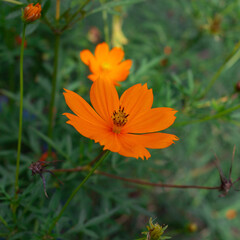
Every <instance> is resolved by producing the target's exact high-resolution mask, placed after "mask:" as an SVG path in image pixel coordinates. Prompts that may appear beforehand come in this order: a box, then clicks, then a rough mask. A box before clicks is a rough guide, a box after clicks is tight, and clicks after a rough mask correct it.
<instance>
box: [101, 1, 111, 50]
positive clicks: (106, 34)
mask: <svg viewBox="0 0 240 240" xmlns="http://www.w3.org/2000/svg"><path fill="white" fill-rule="evenodd" d="M101 3H102V4H103V3H104V0H101ZM102 18H103V24H104V27H103V31H104V37H105V41H106V43H107V44H108V46H110V35H109V27H108V14H107V11H106V10H102Z"/></svg>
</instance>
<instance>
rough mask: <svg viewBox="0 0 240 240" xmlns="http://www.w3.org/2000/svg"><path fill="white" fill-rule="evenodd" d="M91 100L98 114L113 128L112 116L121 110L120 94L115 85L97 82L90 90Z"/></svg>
mask: <svg viewBox="0 0 240 240" xmlns="http://www.w3.org/2000/svg"><path fill="white" fill-rule="evenodd" d="M90 99H91V103H92V105H93V107H94V108H95V110H96V112H97V113H98V114H99V115H100V116H101V117H102V118H103V119H104V120H105V121H107V123H108V125H109V126H111V127H112V125H113V121H112V118H111V116H112V115H113V111H114V110H118V108H119V98H118V93H117V90H116V89H115V87H114V85H113V84H112V83H111V82H108V81H101V80H97V81H95V82H94V83H93V84H92V87H91V90H90Z"/></svg>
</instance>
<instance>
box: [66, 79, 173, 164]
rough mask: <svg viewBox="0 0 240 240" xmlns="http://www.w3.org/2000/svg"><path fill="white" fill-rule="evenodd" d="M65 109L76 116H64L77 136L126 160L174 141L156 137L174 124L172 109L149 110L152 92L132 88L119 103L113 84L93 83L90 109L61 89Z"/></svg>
mask: <svg viewBox="0 0 240 240" xmlns="http://www.w3.org/2000/svg"><path fill="white" fill-rule="evenodd" d="M65 91H66V92H64V93H63V94H64V97H65V100H66V103H67V105H68V106H69V107H70V109H71V110H72V111H73V112H74V113H75V114H76V115H74V114H71V113H64V115H65V116H67V117H68V119H69V120H68V121H67V123H68V124H70V125H72V126H73V127H74V128H75V129H76V130H77V131H78V132H79V133H80V134H82V135H83V136H85V137H88V138H90V139H94V140H95V142H99V143H100V144H101V145H104V150H105V149H109V150H110V151H112V152H118V153H119V154H121V155H123V156H126V157H135V158H139V157H140V158H142V159H144V158H146V159H148V158H149V157H150V156H151V155H150V153H149V152H148V150H147V149H146V148H166V147H168V146H170V145H171V144H173V143H174V140H175V141H176V140H178V138H177V137H176V136H175V135H172V134H167V133H159V132H158V131H161V130H164V129H166V128H168V127H169V126H171V125H172V124H173V122H174V121H175V118H176V117H175V116H174V114H175V113H176V112H177V111H175V110H174V109H172V108H165V107H160V108H152V104H153V94H152V90H151V89H148V88H147V84H144V85H143V86H142V85H141V84H136V85H134V86H133V87H131V88H129V89H128V90H126V91H125V92H124V93H123V94H122V96H121V98H120V100H119V97H118V93H117V91H116V89H115V87H114V85H113V84H111V83H108V82H106V81H96V82H94V83H93V84H92V87H91V91H90V99H91V103H92V106H93V108H94V109H93V108H92V107H91V106H90V105H89V104H88V103H87V102H86V101H85V100H84V99H83V98H82V97H80V96H79V95H78V94H76V93H74V92H72V91H70V90H67V89H65Z"/></svg>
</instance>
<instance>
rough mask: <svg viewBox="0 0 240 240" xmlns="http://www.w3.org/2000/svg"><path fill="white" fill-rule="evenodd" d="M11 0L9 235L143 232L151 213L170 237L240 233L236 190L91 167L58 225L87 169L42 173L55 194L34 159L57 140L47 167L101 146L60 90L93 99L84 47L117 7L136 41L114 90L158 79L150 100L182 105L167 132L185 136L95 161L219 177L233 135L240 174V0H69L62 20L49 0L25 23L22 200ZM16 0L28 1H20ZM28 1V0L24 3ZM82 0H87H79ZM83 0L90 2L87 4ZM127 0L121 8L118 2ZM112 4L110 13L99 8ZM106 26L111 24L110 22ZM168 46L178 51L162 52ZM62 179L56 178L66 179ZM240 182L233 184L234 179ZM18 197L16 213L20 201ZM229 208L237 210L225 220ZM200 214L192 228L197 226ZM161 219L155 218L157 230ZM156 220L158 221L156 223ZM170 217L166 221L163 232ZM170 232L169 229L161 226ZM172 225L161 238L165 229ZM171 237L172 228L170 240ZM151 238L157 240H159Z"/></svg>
mask: <svg viewBox="0 0 240 240" xmlns="http://www.w3.org/2000/svg"><path fill="white" fill-rule="evenodd" d="M14 2H16V1H12V0H11V1H10V0H8V1H7V0H5V1H2V2H1V7H0V32H1V34H0V181H1V184H0V239H1V240H3V239H4V240H5V239H9V240H19V239H31V240H43V239H58V240H60V239H61V240H63V239H64V240H68V239H71V240H75V239H76V240H79V239H81V240H86V239H104V240H108V239H111V240H122V239H124V240H132V239H137V238H139V237H140V236H141V232H142V229H144V227H145V225H146V224H147V222H148V219H149V218H151V217H152V218H153V219H155V218H157V219H159V221H161V222H160V223H159V224H160V225H161V224H162V223H164V224H167V225H168V226H169V227H168V233H167V235H170V236H171V237H172V239H178V240H190V239H191V240H193V239H196V240H198V239H199V240H200V239H206V240H239V235H240V232H239V225H240V219H239V213H240V201H239V193H238V192H235V191H233V190H231V191H230V192H229V194H228V195H227V196H226V197H225V198H219V197H218V195H219V193H218V192H217V191H215V190H211V191H208V190H199V189H168V188H159V187H152V186H145V185H141V184H134V183H130V182H126V181H121V180H119V179H112V178H109V177H107V176H104V175H100V174H94V175H93V176H92V177H91V178H90V179H89V181H88V182H86V184H85V185H84V187H83V188H81V190H80V191H79V192H78V193H77V195H76V196H75V197H74V198H73V200H72V201H71V203H70V204H69V206H68V207H67V208H66V211H65V212H64V214H63V216H62V218H61V219H60V220H59V222H58V223H57V225H56V227H55V228H54V231H52V232H51V233H48V230H49V226H50V225H51V224H52V222H53V220H54V219H55V218H56V216H57V215H58V214H59V213H60V211H61V209H62V207H63V206H64V204H65V202H66V201H67V199H68V197H69V196H70V195H71V193H72V191H73V190H74V189H75V188H76V187H77V186H78V185H79V183H80V182H81V181H82V180H83V179H84V178H85V177H86V175H87V173H88V169H87V168H86V169H85V171H75V172H55V173H54V174H55V175H56V177H57V178H55V177H54V176H52V175H51V174H49V173H47V172H46V173H44V177H45V178H46V186H47V192H48V195H49V198H48V199H47V198H46V197H45V195H44V191H43V183H42V180H41V178H40V176H39V175H35V176H31V171H30V170H29V166H30V164H31V163H32V162H35V161H38V160H39V159H40V158H41V157H42V154H43V153H45V152H47V150H48V145H50V146H51V147H52V150H53V152H54V153H55V154H56V160H58V162H56V163H55V165H53V166H51V167H50V168H49V169H51V170H52V169H54V168H56V169H76V168H79V167H84V166H88V165H89V164H90V163H91V162H92V160H93V159H95V158H96V157H97V156H98V155H99V154H100V153H101V151H102V147H101V146H100V145H99V144H96V143H94V141H92V140H89V139H86V138H84V137H83V136H81V135H80V134H79V133H77V132H76V131H75V129H73V128H72V127H71V126H70V125H67V124H66V123H65V122H66V117H65V116H62V113H64V112H68V111H69V110H68V108H67V106H66V103H65V101H64V98H63V95H62V92H63V88H67V89H70V90H73V91H75V92H77V93H78V94H80V95H81V96H82V97H83V98H84V99H86V100H87V101H89V89H90V86H91V81H90V80H88V79H87V75H89V70H88V69H87V67H86V66H85V65H84V64H83V63H82V62H81V60H80V58H79V52H80V51H81V50H83V49H90V50H91V51H94V49H95V47H96V44H97V43H93V42H91V41H90V40H89V38H88V34H89V30H90V29H91V27H92V26H95V27H97V28H98V29H99V31H100V39H99V40H98V42H102V41H104V39H105V37H104V27H108V29H109V32H110V35H111V34H112V30H111V23H112V21H111V19H112V16H113V15H114V14H118V15H120V16H121V17H123V29H122V30H123V32H124V34H125V35H126V37H127V39H128V44H127V45H125V46H124V51H125V58H126V59H132V60H133V66H132V68H131V73H130V75H129V77H128V79H127V80H126V81H125V82H123V83H122V85H121V87H118V89H117V90H118V92H119V93H122V92H123V91H124V90H125V89H127V88H128V87H130V86H132V85H133V84H136V83H147V85H148V87H149V88H152V89H153V93H154V107H171V108H174V109H177V110H178V113H177V114H176V116H177V119H176V122H175V123H174V125H173V126H172V127H171V128H170V129H167V130H166V132H168V133H174V134H175V135H177V136H178V137H179V138H180V140H179V141H178V142H176V144H174V145H173V146H171V147H169V148H167V149H155V150H150V152H151V155H152V156H151V158H150V159H149V160H148V161H142V160H136V159H133V158H125V157H123V156H120V155H119V154H117V153H111V155H110V156H109V157H108V159H106V161H105V162H104V163H103V164H102V165H101V167H100V168H99V169H98V170H99V171H102V172H106V173H110V174H113V175H116V176H121V177H125V178H134V179H140V180H144V181H149V182H153V183H158V182H159V183H160V182H161V183H171V184H184V185H201V186H218V185H219V184H220V182H219V174H218V172H217V170H216V168H215V166H214V161H215V156H214V152H216V154H217V156H218V157H219V159H220V164H221V167H222V169H223V171H224V173H225V174H226V175H227V174H228V171H229V167H230V162H231V158H232V149H233V146H234V145H236V157H235V159H236V163H234V167H233V173H232V179H233V180H235V179H237V178H238V177H239V175H238V172H239V130H240V129H239V127H240V111H239V109H240V105H239V100H240V97H239V92H236V90H235V85H236V83H237V82H239V76H240V69H239V56H240V54H239V51H240V50H239V42H238V41H239V29H240V28H239V17H240V10H239V9H240V8H239V1H237V0H232V1H230V2H229V1H226V0H209V1H207V4H206V1H196V0H179V1H168V0H162V1H159V0H148V1H138V0H132V1H130V0H129V1H127V0H116V1H114V0H112V1H105V3H103V4H101V3H100V1H89V2H88V1H78V0H73V1H70V0H69V1H68V0H64V1H61V18H60V20H59V22H57V21H56V20H55V11H56V9H55V7H56V6H55V1H49V0H45V1H44V0H43V1H42V6H43V12H42V18H41V20H38V21H37V22H36V23H33V24H31V25H29V26H27V32H26V34H27V36H26V40H27V47H26V48H25V53H24V101H23V108H24V112H23V136H22V152H21V159H20V175H19V187H20V189H19V193H18V199H15V198H14V181H15V170H16V156H17V141H18V134H17V133H18V114H19V56H20V46H19V42H18V41H17V40H16V38H17V37H18V36H21V31H22V22H21V14H22V12H21V7H22V5H19V4H15V3H14ZM17 2H20V1H17ZM21 2H22V3H23V4H24V5H23V6H26V5H27V4H28V3H29V1H21ZM79 2H80V3H79ZM84 3H86V4H85V5H84ZM119 6H120V7H121V10H122V11H121V12H119V11H117V9H116V8H118V7H119ZM103 10H104V11H106V12H107V16H108V18H107V21H103V19H102V15H101V11H103ZM104 24H105V26H104ZM55 34H60V51H59V66H58V78H57V90H56V101H55V107H54V115H55V117H54V128H53V138H52V139H51V138H49V136H48V134H47V132H48V121H49V120H48V114H49V105H50V101H51V100H50V99H51V87H52V83H51V82H52V74H53V65H54V63H53V59H54V47H55V46H54V38H55ZM166 46H169V47H171V49H172V51H171V53H170V54H167V53H166V52H164V48H165V47H166ZM57 179H59V180H61V181H62V182H64V185H60V184H59V182H58V180H57ZM237 187H239V185H238V186H237V185H236V188H237ZM14 205H16V206H18V208H17V211H16V213H15V214H13V212H14V211H13V206H14ZM229 209H233V210H235V211H236V214H237V215H236V217H235V218H234V219H231V220H230V219H229V218H227V217H226V213H227V211H228V210H229ZM191 224H196V226H197V227H196V229H194V231H193V230H192V229H191V228H189V226H190V225H191ZM160 225H157V227H159V228H161V226H160ZM153 227H156V224H153V223H152V222H150V227H149V228H148V231H147V232H145V233H146V237H145V238H142V239H144V240H145V239H147V234H148V233H149V229H152V228H153ZM165 229H166V227H163V228H162V229H161V230H162V231H164V230H165ZM164 235H165V234H164ZM164 235H163V236H161V238H160V239H164ZM165 239H166V238H165ZM151 240H153V239H151Z"/></svg>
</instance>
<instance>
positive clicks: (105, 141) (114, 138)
mask: <svg viewBox="0 0 240 240" xmlns="http://www.w3.org/2000/svg"><path fill="white" fill-rule="evenodd" d="M97 142H99V143H100V144H101V145H103V146H104V148H103V150H106V149H108V150H110V151H111V152H118V151H119V149H120V148H121V145H120V142H119V139H118V134H116V133H114V132H112V130H109V131H108V132H107V133H105V134H104V136H103V137H102V138H101V139H99V141H97Z"/></svg>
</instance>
